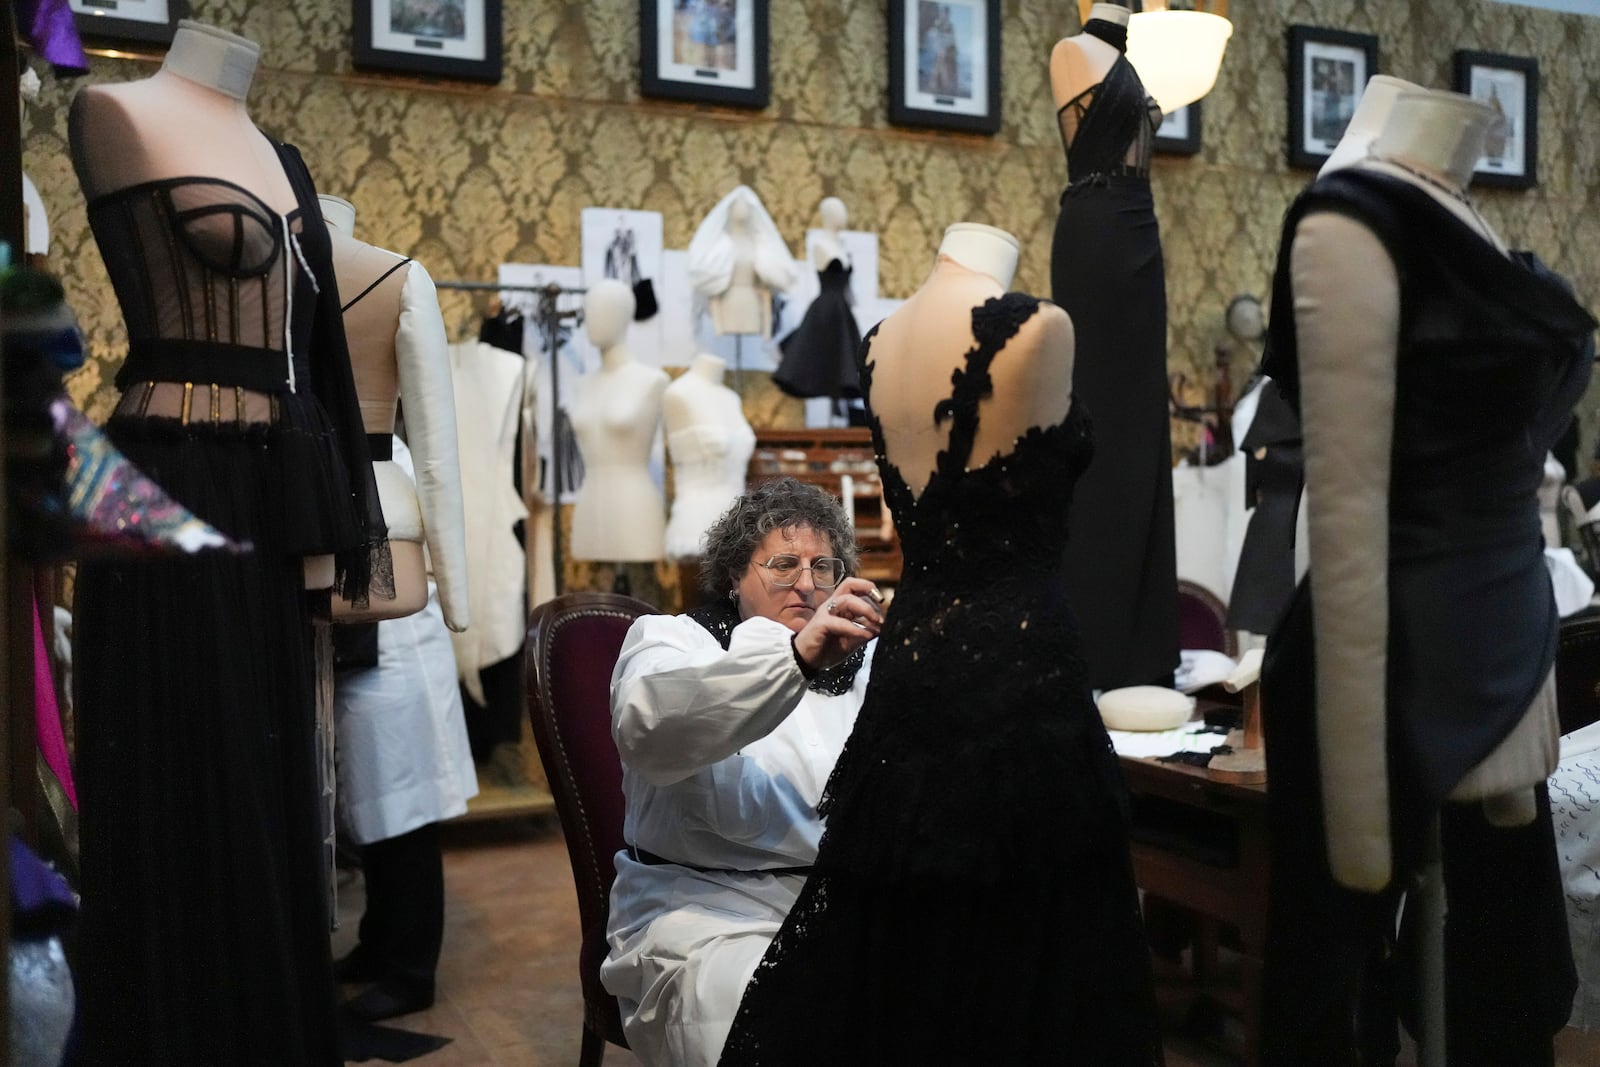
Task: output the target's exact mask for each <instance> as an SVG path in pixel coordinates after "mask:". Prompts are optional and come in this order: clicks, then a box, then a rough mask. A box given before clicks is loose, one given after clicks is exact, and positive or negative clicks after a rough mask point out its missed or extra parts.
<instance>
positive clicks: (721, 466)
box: [661, 354, 756, 559]
mask: <svg viewBox="0 0 1600 1067" xmlns="http://www.w3.org/2000/svg"><path fill="white" fill-rule="evenodd" d="M726 369H727V364H726V363H724V362H723V361H722V360H720V359H718V358H717V357H716V356H710V355H705V354H701V355H698V356H696V357H694V361H693V362H692V363H690V364H689V369H688V370H687V371H685V372H684V373H683V374H681V375H679V376H678V377H677V378H676V379H674V380H673V382H672V384H671V385H669V386H667V387H666V389H665V390H663V392H662V394H661V410H662V417H663V423H664V425H665V427H666V432H667V453H668V455H669V456H670V457H671V459H672V478H673V497H672V515H671V518H670V519H669V520H668V522H667V533H666V555H667V558H668V559H693V558H695V557H697V556H699V555H701V553H702V552H703V551H704V548H705V543H704V539H705V532H706V530H707V529H709V528H710V526H711V524H712V523H714V522H716V521H717V519H719V518H721V517H722V514H723V512H725V511H726V510H727V509H728V507H729V505H731V504H732V503H733V502H734V500H735V499H737V498H738V496H739V495H740V494H741V493H743V492H744V489H745V471H746V469H747V468H748V466H749V463H750V454H751V453H752V452H754V451H755V445H756V435H755V431H754V430H752V429H750V424H749V423H748V422H746V421H745V417H744V408H743V405H742V404H741V403H740V401H739V394H738V393H735V392H734V391H733V390H732V389H729V388H728V387H727V386H725V385H723V384H722V378H723V373H724V371H726Z"/></svg>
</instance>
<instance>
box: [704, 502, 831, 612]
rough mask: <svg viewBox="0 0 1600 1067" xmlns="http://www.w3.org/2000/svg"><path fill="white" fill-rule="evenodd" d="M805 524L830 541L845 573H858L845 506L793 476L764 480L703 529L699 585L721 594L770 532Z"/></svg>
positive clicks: (734, 579)
mask: <svg viewBox="0 0 1600 1067" xmlns="http://www.w3.org/2000/svg"><path fill="white" fill-rule="evenodd" d="M800 526H806V527H810V528H811V529H812V530H814V531H816V532H817V533H819V534H822V535H823V536H825V537H826V538H827V539H828V543H829V544H830V545H831V546H833V554H834V555H836V556H838V557H839V558H840V559H842V560H844V570H845V573H846V574H854V573H855V572H856V563H857V554H856V532H855V530H854V528H852V527H851V525H850V519H849V517H848V516H847V515H845V513H844V507H843V505H841V504H840V503H839V502H838V501H837V500H835V499H834V498H833V497H831V496H829V495H828V494H827V493H825V492H823V491H822V490H821V489H818V488H817V487H816V486H814V485H810V484H808V483H806V482H802V481H800V480H798V479H796V478H779V479H777V480H776V481H771V482H765V483H763V484H761V485H758V486H756V487H755V488H754V489H751V490H750V491H749V492H747V493H745V494H744V495H743V496H741V497H740V498H739V499H738V500H735V501H734V502H733V506H732V507H730V508H729V509H728V510H727V511H726V512H724V513H723V515H722V518H720V519H718V520H717V521H716V522H715V523H713V524H712V526H711V529H709V530H707V531H706V552H705V557H704V559H703V560H702V561H701V564H700V585H701V587H702V588H703V589H705V591H706V592H708V593H712V594H717V595H720V594H723V593H726V592H727V591H728V590H730V589H732V588H733V587H734V586H736V585H738V584H739V579H740V578H741V577H743V576H744V572H745V568H746V567H748V566H750V556H751V554H752V553H753V552H755V550H756V546H757V545H759V544H760V543H761V541H762V538H764V537H766V536H767V534H769V533H771V532H772V531H773V530H788V529H793V528H795V527H800Z"/></svg>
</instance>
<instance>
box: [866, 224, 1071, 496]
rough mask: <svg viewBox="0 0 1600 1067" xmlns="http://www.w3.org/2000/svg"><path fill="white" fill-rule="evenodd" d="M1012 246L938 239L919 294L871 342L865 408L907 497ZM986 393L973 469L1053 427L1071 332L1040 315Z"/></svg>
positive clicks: (963, 236)
mask: <svg viewBox="0 0 1600 1067" xmlns="http://www.w3.org/2000/svg"><path fill="white" fill-rule="evenodd" d="M1018 255H1019V246H1018V244H1017V239H1016V238H1015V237H1013V236H1012V235H1011V234H1009V233H1006V232H1005V231H1004V230H999V229H996V228H994V227H993V226H985V225H982V224H981V223H975V222H958V223H956V224H954V225H952V226H950V227H949V228H948V229H946V230H945V235H944V240H943V241H941V242H940V244H939V251H938V255H937V258H936V260H935V262H934V266H933V271H932V273H930V274H929V275H928V278H927V280H926V281H925V282H923V283H922V287H921V288H920V289H918V290H917V291H916V292H915V293H913V294H912V295H911V298H910V299H908V300H907V301H906V302H905V304H904V305H902V306H901V307H900V308H899V309H897V310H896V311H895V313H894V314H893V315H890V316H889V317H888V318H887V319H885V320H884V321H883V323H882V324H881V325H880V326H879V327H878V332H877V335H876V337H875V338H874V339H873V341H872V381H873V396H872V406H873V410H874V411H875V412H876V413H877V415H878V419H879V421H880V423H881V424H882V428H883V440H884V451H885V453H886V454H887V455H888V457H889V459H890V461H891V462H893V463H894V464H895V465H896V466H897V467H899V469H900V471H901V472H902V474H903V475H904V476H905V479H906V484H907V485H908V486H909V487H910V489H911V491H912V493H918V492H920V491H921V490H922V488H923V486H925V485H926V484H927V482H928V479H929V478H930V477H931V476H932V472H933V470H934V465H935V464H934V457H935V455H936V454H937V453H938V452H939V450H941V449H942V448H944V447H945V445H946V441H947V438H948V428H947V427H946V426H941V425H938V424H936V423H935V422H934V420H933V419H932V418H930V417H929V415H930V413H931V412H932V411H933V410H934V407H935V406H936V405H937V404H938V403H939V402H940V401H941V400H942V399H944V398H945V397H946V396H947V395H948V393H949V389H950V375H951V373H952V372H953V371H954V370H955V369H957V368H959V367H960V366H961V365H962V362H963V359H964V357H965V353H966V351H967V349H969V348H971V347H972V344H973V340H972V310H973V308H975V307H977V306H978V305H980V304H982V303H983V302H984V301H986V300H989V299H990V298H992V297H997V296H1000V295H1001V294H1003V293H1004V292H1005V291H1006V288H1007V287H1008V286H1009V285H1010V284H1011V279H1012V277H1013V276H1014V275H1015V274H1016V269H1017V259H1018ZM989 374H990V377H991V378H993V380H994V392H993V394H992V395H991V396H989V397H987V398H985V399H984V400H983V402H982V404H981V405H980V407H979V411H980V417H979V420H978V430H977V435H976V437H975V438H974V439H973V444H972V460H971V465H972V466H977V465H979V464H981V463H982V462H984V461H985V460H987V459H988V458H989V457H990V456H992V455H994V454H996V453H999V452H1005V451H1008V450H1009V449H1010V448H1011V446H1012V445H1013V444H1014V443H1015V442H1016V440H1017V438H1018V437H1019V436H1021V435H1022V434H1023V433H1025V432H1026V431H1027V430H1028V429H1029V428H1031V427H1034V426H1046V425H1050V424H1052V423H1055V422H1059V421H1060V419H1061V417H1062V415H1063V413H1064V412H1065V411H1066V410H1067V406H1068V404H1069V403H1070V401H1071V398H1072V322H1071V320H1070V319H1068V318H1067V315H1066V313H1065V312H1063V311H1062V310H1061V309H1060V308H1057V307H1055V306H1054V305H1046V306H1044V307H1043V308H1041V309H1040V311H1039V313H1038V314H1036V315H1034V316H1033V317H1032V318H1030V319H1029V320H1028V322H1027V323H1026V324H1024V326H1023V327H1022V329H1021V330H1020V331H1019V332H1018V333H1017V335H1016V336H1015V337H1013V338H1012V339H1011V341H1010V342H1009V343H1007V344H1006V346H1005V347H1004V348H1003V349H1002V350H1001V352H1000V354H999V355H998V356H997V357H996V358H995V360H994V362H993V364H992V365H991V366H990V368H989Z"/></svg>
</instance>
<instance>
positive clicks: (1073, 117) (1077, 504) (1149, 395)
mask: <svg viewBox="0 0 1600 1067" xmlns="http://www.w3.org/2000/svg"><path fill="white" fill-rule="evenodd" d="M1106 25H1107V24H1105V23H1103V22H1101V21H1099V20H1091V21H1090V22H1089V23H1088V24H1087V25H1086V26H1085V27H1084V29H1085V32H1089V33H1095V32H1096V30H1097V29H1098V28H1100V27H1103V26H1106ZM1106 36H1107V38H1108V39H1110V38H1112V37H1115V34H1112V33H1110V32H1109V31H1107V33H1106ZM1113 43H1117V42H1116V41H1113ZM1057 119H1058V121H1059V124H1060V127H1061V139H1062V144H1063V145H1064V146H1065V147H1066V152H1067V173H1068V177H1069V179H1070V184H1069V185H1068V186H1067V188H1066V191H1065V192H1063V193H1062V194H1061V213H1060V215H1059V216H1057V219H1056V230H1055V238H1054V241H1053V242H1052V244H1051V248H1050V292H1051V296H1052V298H1053V299H1054V300H1055V302H1056V303H1057V304H1059V305H1061V307H1063V308H1065V309H1066V311H1067V314H1068V315H1070V316H1072V326H1073V332H1074V334H1075V335H1076V338H1077V351H1076V355H1075V356H1074V359H1073V369H1072V389H1073V394H1074V395H1075V396H1076V397H1077V398H1078V399H1079V400H1080V401H1082V402H1083V404H1085V405H1086V406H1087V407H1088V409H1089V410H1090V411H1092V412H1094V420H1095V462H1094V465H1093V466H1092V467H1090V468H1089V470H1088V471H1086V472H1085V473H1084V475H1083V477H1082V478H1080V479H1079V480H1078V488H1077V493H1076V495H1075V497H1074V499H1073V504H1072V518H1071V527H1072V541H1071V544H1070V546H1069V550H1068V552H1067V553H1066V555H1065V557H1064V564H1065V567H1066V572H1067V588H1068V590H1069V592H1070V594H1071V597H1072V608H1073V610H1074V611H1075V612H1076V613H1077V615H1078V621H1079V623H1080V625H1081V626H1082V628H1083V655H1084V659H1085V660H1086V661H1087V662H1088V665H1089V684H1090V685H1091V686H1093V687H1094V688H1096V689H1112V688H1115V687H1117V686H1123V685H1140V684H1147V683H1156V684H1165V685H1170V684H1171V682H1172V672H1173V671H1174V670H1175V669H1176V668H1177V666H1178V563H1177V549H1176V542H1175V537H1174V532H1173V505H1172V434H1171V427H1170V425H1169V423H1168V421H1167V418H1168V416H1167V283H1166V267H1165V265H1164V263H1163V260H1162V256H1161V231H1160V227H1159V225H1158V224H1157V222H1156V214H1155V203H1154V201H1153V200H1152V199H1151V196H1150V152H1151V147H1150V146H1151V139H1152V137H1153V135H1154V132H1155V129H1156V127H1157V126H1158V125H1159V124H1160V121H1161V113H1160V111H1159V109H1157V108H1156V106H1155V101H1153V100H1151V99H1150V98H1149V97H1148V96H1147V95H1146V94H1145V91H1144V86H1143V85H1142V84H1141V83H1140V81H1139V75H1138V74H1136V73H1134V69H1133V65H1132V64H1131V63H1129V62H1128V59H1127V57H1126V56H1119V57H1118V58H1117V60H1116V62H1115V63H1114V64H1113V65H1112V67H1111V69H1110V71H1108V72H1107V74H1106V76H1105V78H1104V80H1102V81H1101V82H1100V84H1098V85H1095V86H1093V87H1091V88H1089V89H1087V90H1085V91H1084V92H1083V93H1082V94H1080V95H1079V96H1078V98H1077V99H1076V100H1072V101H1069V102H1068V103H1067V104H1066V105H1065V106H1064V107H1062V108H1061V110H1060V112H1059V113H1058V115H1057Z"/></svg>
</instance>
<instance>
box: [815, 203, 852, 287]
mask: <svg viewBox="0 0 1600 1067" xmlns="http://www.w3.org/2000/svg"><path fill="white" fill-rule="evenodd" d="M817 215H818V216H819V217H820V218H821V219H822V232H821V233H819V234H817V236H816V237H814V238H813V239H812V242H811V263H812V265H813V266H815V267H816V268H817V269H818V270H827V269H828V264H829V263H832V262H833V261H834V260H836V259H837V260H838V261H839V262H840V263H842V264H843V265H844V266H846V267H848V266H850V253H849V251H847V250H846V249H845V247H844V242H843V241H841V240H840V239H839V231H840V230H843V229H844V228H845V226H847V225H848V224H849V222H850V211H849V209H848V208H846V207H845V206H844V201H843V200H840V199H839V198H838V197H837V196H829V197H825V198H824V199H823V201H822V203H820V204H818V205H817Z"/></svg>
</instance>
